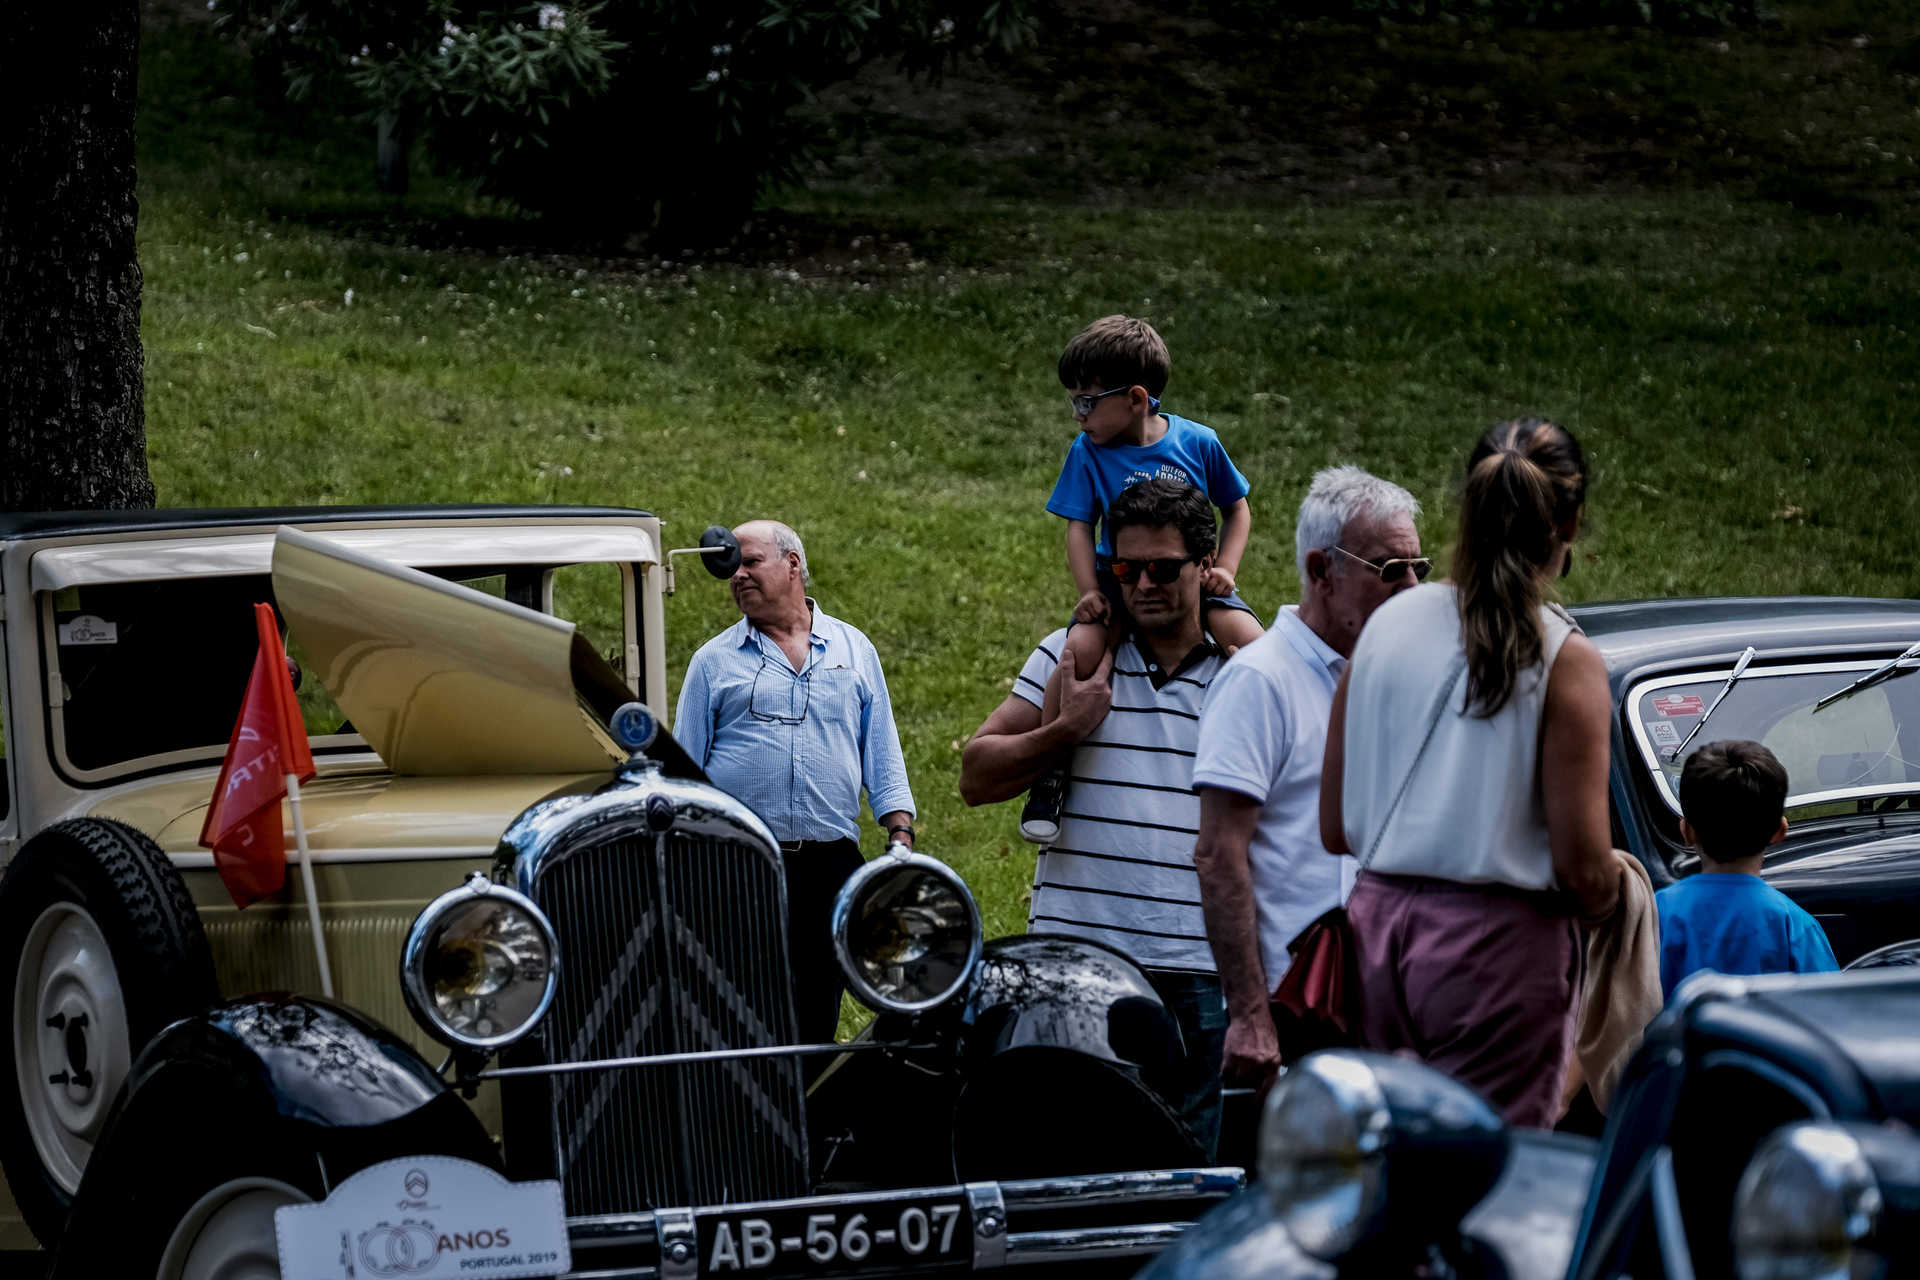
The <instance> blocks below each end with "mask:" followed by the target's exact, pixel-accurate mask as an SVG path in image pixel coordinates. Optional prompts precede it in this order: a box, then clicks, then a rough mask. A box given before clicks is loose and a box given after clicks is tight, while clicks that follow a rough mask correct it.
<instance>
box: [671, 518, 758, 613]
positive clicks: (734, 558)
mask: <svg viewBox="0 0 1920 1280" xmlns="http://www.w3.org/2000/svg"><path fill="white" fill-rule="evenodd" d="M675 556H698V557H699V558H700V563H701V564H702V565H704V566H705V567H706V570H707V572H708V573H710V574H712V575H713V576H714V577H716V578H718V579H720V580H721V581H722V582H725V581H726V580H727V579H728V578H731V577H732V576H733V575H734V574H735V573H736V572H738V571H739V569H740V539H738V538H736V537H734V536H733V530H731V529H729V528H727V527H726V526H725V525H723V524H710V525H708V526H707V531H706V532H705V533H703V534H701V535H700V545H699V546H697V547H675V548H673V549H672V550H671V551H669V552H667V563H668V564H669V565H671V564H672V563H673V560H674V557H675ZM667 594H668V595H672V594H673V576H672V574H671V573H669V574H668V576H667Z"/></svg>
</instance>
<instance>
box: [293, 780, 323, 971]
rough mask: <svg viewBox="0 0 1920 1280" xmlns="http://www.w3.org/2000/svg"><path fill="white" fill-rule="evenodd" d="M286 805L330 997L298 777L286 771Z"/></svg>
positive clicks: (309, 918) (315, 951)
mask: <svg viewBox="0 0 1920 1280" xmlns="http://www.w3.org/2000/svg"><path fill="white" fill-rule="evenodd" d="M287 807H288V808H289V809H291V810H292V811H293V840H294V843H295V844H296V845H298V846H299V849H300V884H301V886H302V887H303V888H304V889H305V890H306V894H307V923H308V924H310V925H311V926H312V927H313V957H314V959H316V960H318V961H319V962H320V994H321V995H323V996H326V997H327V998H328V999H332V997H333V971H332V969H331V968H330V967H329V966H328V964H327V938H326V935H325V934H323V933H321V932H320V898H319V895H318V894H316V893H315V892H314V891H313V857H312V855H311V854H309V853H308V852H307V824H306V823H305V822H304V821H303V820H302V819H301V817H300V779H298V778H296V777H294V776H293V775H292V774H288V775H287Z"/></svg>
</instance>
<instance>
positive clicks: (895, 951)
mask: <svg viewBox="0 0 1920 1280" xmlns="http://www.w3.org/2000/svg"><path fill="white" fill-rule="evenodd" d="M980 945H981V932H980V908H979V907H977V906H976V905H974V901H973V895H972V894H971V893H969V892H967V885H966V882H965V881H964V880H962V879H961V878H960V877H959V876H958V875H957V874H955V872H954V870H953V869H952V868H951V867H949V866H947V864H946V863H944V862H940V861H937V860H936V859H933V858H929V857H927V856H926V855H924V854H919V853H909V852H907V851H905V850H904V849H896V851H895V852H892V853H887V854H883V855H881V856H880V857H878V858H875V859H874V860H873V861H872V862H869V863H867V865H866V866H864V867H862V868H860V870H858V871H856V872H854V873H853V876H852V877H851V878H850V879H848V881H847V883H846V885H845V886H844V887H843V888H842V889H841V890H840V896H839V898H838V899H837V900H836V901H835V902H834V904H833V949H834V953H835V954H836V955H837V956H839V958H840V968H841V971H842V972H844V973H845V974H846V976H847V983H848V985H850V986H851V987H852V988H853V994H854V995H856V996H858V997H859V998H860V1001H861V1003H863V1004H866V1005H868V1006H870V1007H871V1008H874V1009H877V1010H879V1011H880V1012H882V1013H921V1012H924V1011H925V1010H927V1009H931V1008H933V1007H934V1006H936V1005H938V1004H940V1003H942V1002H943V1001H946V1000H948V999H951V998H952V997H953V995H954V994H955V993H956V992H958V991H960V990H962V989H963V988H964V987H965V986H966V985H967V982H968V980H969V979H970V978H972V976H973V972H974V970H975V969H976V968H977V967H978V966H979V963H980Z"/></svg>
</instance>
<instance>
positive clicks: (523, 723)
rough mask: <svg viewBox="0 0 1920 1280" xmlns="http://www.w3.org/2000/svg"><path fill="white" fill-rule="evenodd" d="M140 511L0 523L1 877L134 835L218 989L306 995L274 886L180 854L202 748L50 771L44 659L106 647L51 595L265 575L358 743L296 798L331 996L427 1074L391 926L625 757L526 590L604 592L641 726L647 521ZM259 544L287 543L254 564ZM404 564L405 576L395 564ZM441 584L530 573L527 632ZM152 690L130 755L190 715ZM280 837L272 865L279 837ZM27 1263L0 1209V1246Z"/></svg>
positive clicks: (237, 677) (654, 623)
mask: <svg viewBox="0 0 1920 1280" xmlns="http://www.w3.org/2000/svg"><path fill="white" fill-rule="evenodd" d="M143 514H145V515H147V516H149V517H151V520H150V521H147V522H140V523H136V522H135V521H136V520H137V517H129V516H121V517H115V518H111V519H108V518H102V519H101V520H99V521H98V522H97V523H96V522H94V521H92V520H90V518H89V517H87V516H76V517H73V523H72V524H71V525H70V526H68V527H64V528H60V527H55V528H52V529H48V530H46V531H45V532H41V531H39V530H38V529H28V530H25V531H23V530H21V529H19V528H18V527H12V528H10V527H9V526H8V525H7V524H6V523H5V522H7V521H8V520H13V521H16V522H19V521H21V520H23V518H19V517H12V518H9V517H0V618H3V619H4V626H3V627H0V674H4V678H5V683H4V686H3V687H0V703H3V704H4V711H5V730H6V737H5V740H4V741H5V756H4V759H0V770H4V772H0V779H3V780H4V786H5V797H4V798H5V800H6V804H5V807H4V815H3V816H0V863H4V862H6V861H10V860H11V858H12V856H13V854H14V853H15V852H16V851H17V850H18V849H19V848H20V847H21V845H22V844H23V843H24V842H25V841H26V840H28V839H30V838H31V837H32V836H33V834H34V833H35V832H36V831H38V830H40V829H41V828H43V827H45V826H47V825H49V824H51V823H53V822H57V821H60V820H62V819H65V818H73V817H85V816H93V817H102V818H113V819H117V820H119V821H122V822H125V823H127V824H129V825H131V826H133V827H136V828H138V829H139V830H141V831H144V832H145V833H147V834H148V835H150V836H152V837H153V838H154V839H155V840H156V841H157V842H158V843H159V845H160V847H161V848H162V849H163V850H165V851H166V852H167V853H168V854H169V855H170V857H171V858H172V861H173V862H174V865H175V866H177V867H178V868H179V869H180V871H181V872H182V874H183V876H184V878H185V880H186V882H187V885H188V888H189V891H190V892H191V894H192V895H193V899H194V901H195V903H196V905H197V906H198V908H199V910H200V916H201V921H202V923H203V925H204V927H205V929H206V932H207V937H208V941H209V942H210V944H211V947H212V952H213V958H214V964H215V970H216V973H217V975H218V978H219V981H220V986H221V989H222V991H224V992H226V993H227V994H230V995H233V994H240V993H244V992H251V991H262V990H276V989H278V990H291V991H297V992H303V993H308V994H318V993H319V990H320V983H319V974H318V968H317V964H316V962H315V959H314V950H313V947H312V945H311V936H310V930H309V927H308V924H307V915H306V906H305V902H304V900H303V899H302V897H301V896H300V890H299V885H300V878H299V876H298V875H297V874H289V876H288V880H287V888H286V889H285V890H284V891H283V892H282V893H281V894H280V895H278V896H277V897H276V898H273V899H270V900H267V901H262V902H258V903H255V904H254V905H252V906H250V907H248V908H247V909H246V910H245V911H240V910H237V909H236V908H235V907H234V906H233V903H232V900H231V899H230V898H229V897H228V895H227V892H226V890H225V888H224V887H223V886H222V884H221V883H220V881H219V879H218V877H217V876H216V875H215V873H214V871H213V860H212V855H211V854H210V853H209V852H208V851H207V850H205V849H203V848H201V847H200V844H199V836H200V831H201V825H202V823H203V821H204V820H205V817H206V811H207V806H208V803H209V800H210V797H211V793H212V789H213V785H214V780H215V777H216V775H217V774H218V772H219V767H220V761H221V758H222V755H223V753H224V750H225V747H226V742H225V740H224V738H223V739H221V740H219V741H210V742H206V743H204V744H203V745H201V746H200V747H197V748H191V749H176V750H170V751H166V752H160V753H155V754H151V755H144V756H142V755H134V756H132V757H131V758H129V759H127V760H124V761H120V762H118V763H116V764H114V765H112V766H109V767H93V768H84V767H81V766H80V765H77V764H75V763H74V762H73V761H72V760H71V759H70V758H69V756H68V755H67V753H66V743H65V741H64V739H65V733H64V724H63V716H62V710H63V707H64V705H65V703H66V702H67V695H68V692H69V691H68V690H66V689H65V688H63V687H62V685H63V682H62V681H61V679H60V677H59V670H60V668H59V648H60V645H61V643H62V641H63V640H71V639H73V638H74V637H76V636H81V637H87V636H92V635H102V634H105V633H106V631H107V630H108V627H107V625H106V624H109V623H111V622H112V621H113V620H112V619H102V620H100V623H99V624H98V625H93V624H89V625H88V626H86V627H81V628H79V629H78V630H76V629H75V627H74V622H73V620H71V619H69V620H68V621H66V622H64V623H63V622H62V621H61V620H60V618H59V615H60V614H61V613H62V612H63V611H62V610H60V609H59V608H57V604H58V603H59V602H62V601H64V602H65V603H67V604H69V605H70V604H71V603H72V601H73V599H74V598H75V597H74V596H72V595H63V594H62V593H71V592H74V591H75V590H77V589H79V588H82V587H84V586H87V585H93V584H100V585H106V584H116V583H160V584H166V583H172V582H181V581H185V580H188V579H193V580H196V581H199V580H204V579H209V578H221V577H234V578H246V577H255V578H258V577H260V576H261V575H264V574H266V573H267V572H268V571H269V568H271V569H272V571H273V575H274V584H275V594H276V597H277V600H278V603H279V605H280V608H281V612H282V614H283V617H284V620H285V623H286V625H287V629H288V633H289V637H290V640H291V641H292V642H294V643H295V644H296V645H297V646H298V647H299V649H300V650H301V651H303V652H304V653H306V654H307V655H308V656H309V660H310V661H311V663H312V666H311V667H310V668H309V669H308V671H307V672H306V678H307V680H309V681H311V680H315V679H318V680H319V681H320V682H321V683H323V684H324V685H325V686H326V688H327V690H328V691H329V692H330V693H332V695H333V697H334V698H335V699H336V700H337V702H338V704H339V706H340V707H341V708H342V709H343V710H344V711H346V712H347V714H348V716H349V718H350V720H351V721H352V723H353V724H354V725H356V726H363V727H364V736H362V734H360V733H345V734H334V735H329V736H325V737H318V738H314V739H313V740H312V746H313V750H314V756H315V760H316V763H317V765H318V769H319V773H318V776H317V777H316V778H314V779H313V780H312V781H311V782H309V783H308V784H307V785H306V786H305V787H303V788H302V808H303V815H304V818H305V825H306V830H307V833H308V839H309V845H310V848H311V851H312V859H313V864H314V872H315V882H316V896H317V897H318V899H319V902H320V905H321V915H322V919H323V925H322V928H323V930H324V932H325V934H326V937H327V942H328V949H329V952H330V955H331V967H332V969H333V980H334V987H335V994H336V997H337V998H338V999H340V1000H342V1001H343V1002H345V1003H346V1004H348V1005H351V1006H354V1007H355V1008H358V1009H360V1010H363V1011H364V1012H366V1013H368V1014H370V1015H372V1016H373V1017H374V1018H376V1019H378V1020H379V1021H380V1022H382V1023H384V1024H385V1025H386V1026H388V1027H391V1028H394V1029H395V1030H397V1031H400V1032H401V1033H402V1034H406V1035H410V1036H412V1037H413V1038H414V1040H415V1043H416V1044H417V1046H418V1047H419V1048H420V1049H421V1051H422V1052H423V1054H425V1055H426V1056H427V1057H428V1059H429V1060H430V1061H437V1060H438V1058H439V1057H440V1056H442V1055H443V1054H444V1049H441V1048H439V1047H438V1046H437V1045H434V1044H433V1043H432V1042H431V1041H429V1040H428V1038H427V1037H426V1036H425V1034H424V1033H422V1032H419V1031H418V1029H417V1027H416V1025H415V1023H414V1022H413V1019H412V1018H411V1017H410V1016H409V1015H408V1013H407V1010H406V1008H405V1005H404V1002H403V1000H402V997H401V994H400V985H399V982H398V981H397V979H396V971H397V965H398V959H399V955H400V951H401V946H402V943H403V941H404V939H405V937H406V933H407V929H408V926H409V925H410V924H411V923H412V921H413V918H414V916H415V915H416V914H417V912H418V911H419V909H420V908H421V907H422V906H423V905H425V903H426V902H428V901H429V900H431V899H432V898H433V897H435V896H437V895H438V894H440V893H442V892H444V891H445V890H446V889H447V887H448V886H449V885H452V884H455V883H458V882H459V880H460V878H461V877H462V875H464V874H465V873H466V871H467V870H469V869H475V870H477V869H482V868H484V867H485V866H486V865H487V863H488V861H489V860H490V859H491V857H492V855H493V851H494V847H495V844H496V842H497V840H498V837H499V835H500V832H501V831H502V830H503V829H504V828H505V827H506V825H507V823H508V822H509V821H510V820H511V819H512V818H513V817H514V816H515V815H517V814H518V813H519V812H520V811H521V810H523V809H525V808H526V807H527V806H528V805H529V804H531V803H533V802H534V801H535V800H537V799H539V798H540V797H542V796H544V795H547V794H548V793H550V792H552V791H553V790H555V789H556V788H559V787H563V786H568V785H574V784H578V783H582V782H590V781H592V780H594V779H595V778H596V777H599V776H604V775H605V772H606V770H607V768H608V766H609V765H611V764H612V763H614V762H615V761H616V760H617V759H620V758H623V756H624V753H621V752H619V751H618V749H617V748H616V747H615V745H614V744H613V742H612V740H611V739H610V738H608V737H607V735H606V733H605V731H604V729H603V728H602V726H601V725H599V724H598V723H595V722H594V720H593V719H592V718H591V717H590V716H589V715H588V714H587V713H586V712H585V711H584V710H583V708H582V706H581V704H580V701H579V699H578V698H576V696H575V690H574V682H573V681H572V680H571V679H570V678H569V665H570V664H569V658H570V656H572V658H573V661H574V662H575V663H578V662H579V661H580V656H579V655H578V654H576V653H574V652H573V651H574V650H575V649H577V648H578V647H579V646H581V645H583V644H584V640H577V639H576V634H577V633H576V631H575V628H574V626H573V625H572V624H571V623H568V622H565V621H562V620H561V619H558V618H555V617H553V616H551V614H550V611H551V609H552V607H553V591H552V578H553V573H552V572H547V571H545V569H544V567H545V566H551V565H579V564H605V565H611V566H614V567H615V568H616V569H617V570H618V572H619V578H620V584H621V596H622V599H621V612H622V619H623V620H622V635H621V637H620V653H621V654H622V655H623V656H624V658H625V661H624V662H623V663H622V664H621V665H622V666H623V667H624V671H622V672H620V673H618V674H617V675H616V674H614V673H612V672H610V671H608V670H607V669H606V667H605V664H604V663H601V662H600V661H599V659H598V657H597V655H596V654H593V653H592V652H591V651H590V650H589V652H588V653H587V655H586V657H587V659H588V660H589V661H590V662H591V663H593V664H595V665H598V666H599V667H600V669H601V675H602V678H603V681H606V680H618V681H619V682H620V683H621V684H624V685H625V686H626V688H627V693H626V696H633V697H638V698H639V699H640V700H641V701H644V702H645V703H646V704H647V705H648V706H649V708H650V709H651V710H652V711H653V712H654V714H655V715H656V716H657V717H659V718H660V720H661V721H662V722H663V723H664V722H665V721H666V718H667V711H668V708H667V705H666V701H667V699H666V670H665V663H664V648H665V645H664V637H665V631H664V626H663V622H662V616H661V611H662V603H663V601H662V597H663V595H664V594H665V593H666V592H667V591H669V590H670V589H671V586H670V581H669V568H668V564H667V561H666V557H665V556H664V555H663V554H662V552H661V543H660V536H661V535H660V522H659V520H658V519H656V518H655V517H653V516H650V515H647V514H645V513H643V512H638V511H619V510H609V509H604V508H600V509H591V508H590V509H553V510H551V511H545V510H540V509H525V508H522V509H511V510H507V511H499V510H497V509H489V508H467V509H435V508H421V509H413V510H410V511H407V512H405V513H400V512H395V511H383V512H366V513H355V512H339V513H325V514H324V515H319V516H318V518H316V517H317V513H314V512H312V511H306V512H291V511H290V512H285V513H275V512H261V513H257V514H256V513H251V512H249V513H218V514H220V515H230V516H233V517H235V518H233V519H230V520H227V521H224V522H223V521H219V520H217V519H215V518H209V519H207V521H206V522H205V523H203V524H196V523H195V521H196V518H197V517H198V516H199V514H200V513H195V512H172V513H169V512H153V513H143ZM282 516H284V519H282ZM26 519H30V518H26ZM282 525H284V526H285V527H287V528H288V529H290V530H291V532H290V533H289V534H287V535H285V536H283V537H282V538H281V539H280V540H279V548H278V550H277V551H276V548H275V541H276V540H275V531H276V528H278V527H281V526H282ZM408 565H411V566H417V568H405V567H398V566H408ZM451 566H485V567H496V566H505V567H511V566H520V567H522V569H523V570H526V571H528V572H540V573H541V574H542V583H541V588H542V589H541V592H540V597H541V599H540V601H539V603H541V604H544V605H545V607H546V609H547V610H548V611H549V612H548V614H547V615H545V616H534V615H530V614H529V613H528V612H527V611H526V610H525V609H520V608H515V607H512V606H507V605H503V604H502V603H500V602H499V601H496V600H493V599H492V598H490V597H488V596H485V595H483V594H481V593H479V592H475V591H471V590H468V589H466V588H461V587H455V586H450V585H449V584H447V583H445V582H442V581H441V580H439V579H437V578H434V577H431V576H430V575H428V574H427V573H424V572H421V571H420V569H427V568H438V569H442V570H445V569H447V568H449V567H451ZM65 612H68V613H70V612H71V610H70V609H69V610H67V611H65ZM63 627H65V628H66V630H65V631H63V630H62V628H63ZM95 642H96V643H99V642H103V641H98V640H96V641H95ZM151 677H152V688H151V690H150V693H151V697H152V703H151V704H150V705H138V706H127V707H125V708H124V716H125V717H126V721H127V725H128V732H129V733H130V734H132V735H134V736H135V737H137V735H138V732H139V726H140V725H141V724H142V723H143V722H144V718H146V717H150V716H154V715H165V714H166V712H165V710H164V706H165V704H166V703H168V702H169V701H171V700H172V699H177V698H183V697H187V698H190V697H195V696H210V695H206V694H202V693H198V692H197V691H195V690H192V689H180V688H178V687H177V686H175V685H170V684H169V683H168V677H169V673H168V672H166V671H153V672H152V673H151ZM245 678H246V677H245V671H244V670H240V671H237V672H236V673H235V674H234V677H233V679H234V682H235V683H234V687H233V688H232V690H231V691H230V697H229V699H228V700H229V701H230V702H231V704H232V707H231V709H230V710H227V711H225V712H224V713H223V714H224V716H225V717H226V718H227V719H228V721H229V722H230V720H231V716H232V715H233V714H234V713H236V712H237V710H238V702H239V691H240V688H241V687H242V686H243V685H244V683H245ZM308 687H310V686H308V685H303V688H308ZM602 692H603V693H610V692H611V690H604V689H603V690H602ZM134 749H135V750H137V747H135V748H134ZM283 826H284V828H285V829H286V831H287V841H286V843H287V848H288V852H289V857H290V858H291V857H292V856H293V848H294V839H293V834H292V825H291V819H290V817H289V816H288V815H285V814H283ZM9 994H10V993H9ZM482 1102H483V1104H484V1102H485V1099H483V1100H482ZM489 1111H492V1112H494V1114H497V1110H495V1109H494V1108H490V1107H486V1106H484V1105H483V1106H482V1110H481V1114H482V1115H483V1117H486V1116H487V1115H488V1112H489ZM31 1245H32V1240H31V1237H30V1236H29V1235H27V1233H26V1231H25V1227H24V1225H23V1224H21V1223H20V1222H19V1220H18V1218H17V1217H13V1216H12V1204H11V1201H10V1200H8V1199H6V1198H5V1197H4V1195H0V1249H5V1248H27V1247H31Z"/></svg>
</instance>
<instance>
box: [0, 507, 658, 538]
mask: <svg viewBox="0 0 1920 1280" xmlns="http://www.w3.org/2000/svg"><path fill="white" fill-rule="evenodd" d="M651 514H652V513H651V512H647V511H640V510H637V509H635V508H633V507H548V506H528V505H525V504H517V503H489V502H470V503H460V504H450V505H446V506H439V505H431V504H423V505H418V506H392V507H161V508H156V509H146V510H129V511H8V512H0V542H15V541H19V540H20V539H23V538H44V537H49V536H55V535H64V534H76V533H164V532H167V531H169V530H176V529H204V528H206V527H208V526H209V525H269V526H271V525H282V524H329V523H334V522H340V521H348V520H356V521H367V520H461V519H491V520H498V519H502V518H507V519H516V518H524V519H532V520H553V519H565V518H568V517H572V518H575V519H578V518H580V517H583V516H596V517H607V516H614V517H621V518H626V519H632V518H633V517H635V516H650V515H651Z"/></svg>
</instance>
